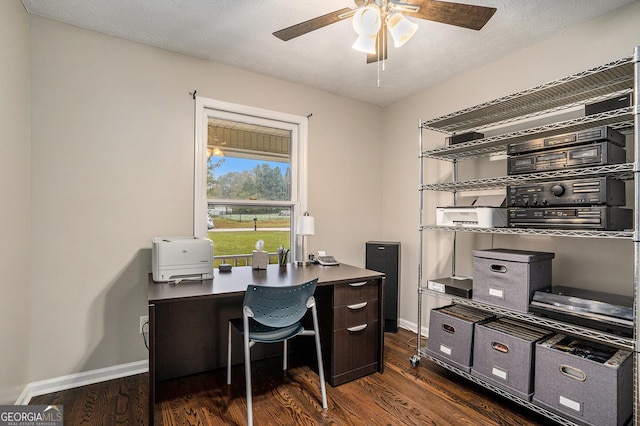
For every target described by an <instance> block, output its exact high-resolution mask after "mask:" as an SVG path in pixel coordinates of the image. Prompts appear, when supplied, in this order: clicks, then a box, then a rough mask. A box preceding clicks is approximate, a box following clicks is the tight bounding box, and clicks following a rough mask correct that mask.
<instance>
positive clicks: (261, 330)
mask: <svg viewBox="0 0 640 426" xmlns="http://www.w3.org/2000/svg"><path fill="white" fill-rule="evenodd" d="M229 322H230V323H231V325H233V326H234V327H235V328H236V329H237V330H238V331H240V333H244V326H243V324H242V318H234V319H231V320H229ZM303 331H304V327H303V326H302V324H301V323H300V322H299V321H298V322H297V323H295V324H292V325H290V326H287V327H278V328H276V327H269V326H266V325H263V324H260V323H259V322H256V321H254V320H253V319H251V318H250V319H249V339H250V340H253V341H254V342H264V343H273V342H281V341H283V340H287V339H290V338H292V337H295V336H297V335H298V334H300V333H302V332H303Z"/></svg>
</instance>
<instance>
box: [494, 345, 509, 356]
mask: <svg viewBox="0 0 640 426" xmlns="http://www.w3.org/2000/svg"><path fill="white" fill-rule="evenodd" d="M491 349H493V350H494V351H498V352H502V353H503V354H507V353H509V346H507V345H505V344H504V343H500V342H491Z"/></svg>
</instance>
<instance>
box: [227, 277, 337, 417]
mask: <svg viewBox="0 0 640 426" xmlns="http://www.w3.org/2000/svg"><path fill="white" fill-rule="evenodd" d="M317 283H318V279H317V278H316V279H313V280H311V281H308V282H306V283H304V284H300V285H297V286H291V287H266V286H259V285H249V286H248V287H247V292H246V293H245V295H244V301H243V303H242V318H234V319H231V320H229V341H228V350H227V384H228V385H230V384H231V330H232V328H236V329H237V330H238V331H239V332H240V333H242V334H243V337H244V369H245V380H246V388H247V424H248V425H249V426H251V425H252V424H253V410H252V404H251V353H250V348H251V347H252V346H253V345H254V344H255V343H256V342H260V343H276V342H284V356H283V358H284V360H283V366H282V369H283V370H286V369H287V340H289V339H291V338H292V337H295V336H298V335H302V336H315V340H316V353H317V356H318V372H319V376H320V390H321V393H322V408H324V409H325V410H326V409H327V394H326V389H325V384H324V368H323V366H322V351H321V349H320V332H319V328H318V314H317V312H316V301H315V299H314V297H313V294H314V292H315V290H316V284H317ZM309 309H311V314H312V317H313V330H306V329H305V328H304V327H303V326H302V323H301V320H302V317H304V315H305V314H306V313H307V310H309ZM247 330H248V332H247Z"/></svg>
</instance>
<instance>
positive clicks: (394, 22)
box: [387, 13, 418, 47]
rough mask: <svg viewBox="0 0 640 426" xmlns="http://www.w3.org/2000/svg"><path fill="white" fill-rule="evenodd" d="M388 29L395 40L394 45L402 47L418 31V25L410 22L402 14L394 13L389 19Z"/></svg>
mask: <svg viewBox="0 0 640 426" xmlns="http://www.w3.org/2000/svg"><path fill="white" fill-rule="evenodd" d="M387 28H388V29H389V33H391V38H393V45H394V46H395V47H400V46H402V45H403V44H405V43H406V42H407V41H409V39H410V38H411V37H413V35H414V34H415V33H416V31H418V24H416V23H414V22H411V21H409V20H408V19H407V18H405V17H404V16H403V15H402V14H401V13H394V14H393V15H391V16H389V18H387Z"/></svg>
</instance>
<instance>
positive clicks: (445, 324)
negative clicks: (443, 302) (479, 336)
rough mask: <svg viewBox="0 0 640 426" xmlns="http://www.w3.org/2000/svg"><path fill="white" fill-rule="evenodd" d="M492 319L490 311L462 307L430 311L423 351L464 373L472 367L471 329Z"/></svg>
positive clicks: (455, 306) (454, 306) (451, 306)
mask: <svg viewBox="0 0 640 426" xmlns="http://www.w3.org/2000/svg"><path fill="white" fill-rule="evenodd" d="M493 318H495V316H494V315H492V314H491V313H489V312H485V311H482V310H480V309H476V308H472V307H469V306H463V305H449V306H443V307H441V308H435V309H432V310H431V312H430V315H429V338H428V339H427V348H426V352H427V353H428V354H429V355H431V356H432V357H434V358H438V359H439V360H441V361H444V362H446V363H448V364H450V365H453V366H454V367H457V368H459V369H461V370H463V371H465V372H467V373H468V372H469V371H470V368H471V361H472V352H473V328H474V326H475V325H476V324H479V323H482V322H485V321H489V320H491V319H493Z"/></svg>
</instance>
